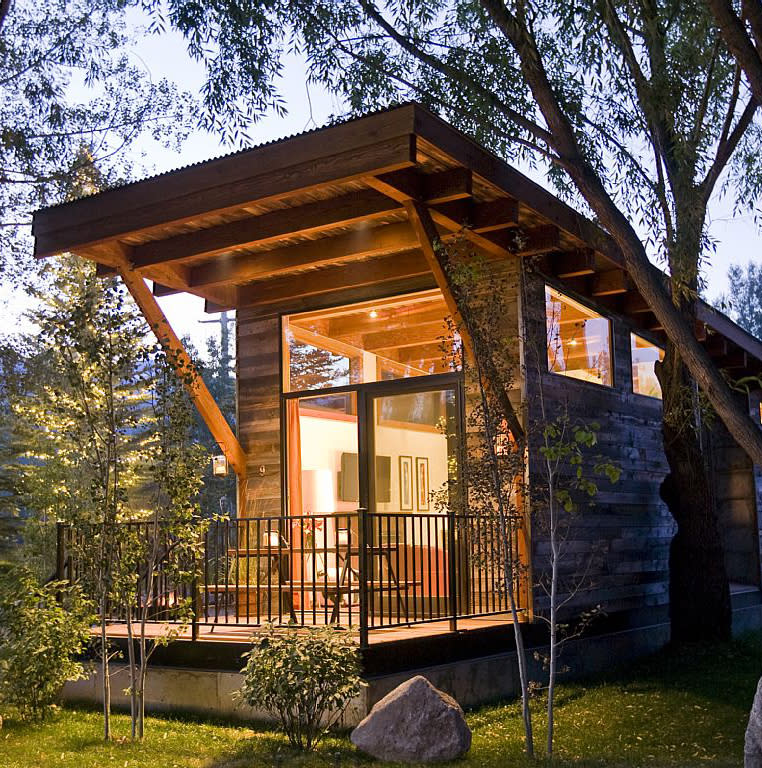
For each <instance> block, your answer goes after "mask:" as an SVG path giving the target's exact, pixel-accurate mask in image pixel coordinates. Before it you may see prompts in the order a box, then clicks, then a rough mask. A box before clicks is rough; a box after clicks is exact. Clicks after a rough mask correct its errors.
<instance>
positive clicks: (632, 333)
mask: <svg viewBox="0 0 762 768" xmlns="http://www.w3.org/2000/svg"><path fill="white" fill-rule="evenodd" d="M629 332H630V339H629V341H630V344H629V350H630V392H631V393H632V394H633V395H637V396H638V397H647V398H648V399H649V400H657V401H658V402H662V400H663V399H664V394H663V393H661V394H659V395H649V394H647V393H645V392H636V391H635V377H634V376H633V375H632V368H633V366H634V365H635V363H634V361H633V359H632V350H633V346H632V342H633V336H634V337H636V338H638V339H642V340H643V341H646V342H648V343H649V344H651V345H652V346H654V347H656V348H657V349H659V350H661V352H662V353H664V354H666V351H667V350H666V349H665V348H664V347H663V346H662V345H661V344H659V343H658V342H657V341H655V340H654V339H652V338H649V337H648V336H646V335H645V334H644V333H642V332H641V331H640V329H637V330H636V329H635V328H634V327H633V326H630V327H629ZM654 375H655V374H654ZM659 390H660V391H661V382H659Z"/></svg>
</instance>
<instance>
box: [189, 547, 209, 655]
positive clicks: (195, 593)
mask: <svg viewBox="0 0 762 768" xmlns="http://www.w3.org/2000/svg"><path fill="white" fill-rule="evenodd" d="M200 535H201V536H202V537H203V538H202V543H201V547H200V549H201V557H202V562H205V560H206V533H201V534H200ZM198 570H199V568H198V552H194V553H193V578H192V579H191V604H192V605H193V610H192V612H191V640H192V641H193V642H195V641H196V640H198V615H199V612H200V609H201V604H200V603H201V601H200V600H199V597H200V592H199V588H198Z"/></svg>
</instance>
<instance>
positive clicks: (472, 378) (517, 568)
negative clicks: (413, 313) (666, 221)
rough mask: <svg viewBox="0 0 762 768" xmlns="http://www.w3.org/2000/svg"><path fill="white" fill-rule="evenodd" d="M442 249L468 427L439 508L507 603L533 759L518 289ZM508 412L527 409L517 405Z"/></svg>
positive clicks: (457, 250)
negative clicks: (456, 471)
mask: <svg viewBox="0 0 762 768" xmlns="http://www.w3.org/2000/svg"><path fill="white" fill-rule="evenodd" d="M438 245H439V247H438V249H437V258H438V259H439V260H440V263H442V265H443V268H444V271H445V272H446V274H447V276H448V278H449V280H450V282H451V283H452V286H453V293H454V299H455V302H456V304H457V308H458V312H455V313H453V315H454V316H452V317H450V318H449V319H448V324H449V325H450V334H449V335H450V336H453V337H454V336H455V334H456V333H457V334H458V336H459V337H460V338H461V339H462V340H466V341H465V342H464V343H463V345H462V347H461V346H459V345H454V344H451V343H443V348H444V352H445V363H446V367H448V368H452V369H454V370H458V369H460V370H462V371H463V374H464V377H465V381H466V412H467V426H466V430H465V433H466V434H465V435H461V440H462V442H463V444H462V445H461V446H460V448H459V450H458V454H459V455H460V456H462V457H463V467H462V471H461V473H460V476H459V477H457V476H456V478H454V479H450V481H449V482H448V483H447V485H446V487H445V488H444V489H443V490H442V492H440V493H438V494H437V496H436V497H435V501H436V505H437V507H438V508H439V511H449V507H450V506H451V505H453V504H455V505H456V509H457V505H458V504H461V505H462V509H460V510H459V514H458V515H457V516H456V518H455V519H460V520H461V521H463V523H465V530H464V531H461V533H460V540H462V541H470V542H471V552H470V556H471V558H473V559H474V560H475V561H476V565H477V567H479V568H482V569H483V570H484V571H485V573H487V574H488V576H487V578H486V579H485V582H486V583H490V582H491V583H494V584H496V585H497V589H498V590H499V591H500V593H501V594H502V595H503V596H504V597H505V600H506V602H507V606H508V611H509V612H510V614H511V619H512V626H513V637H514V642H515V645H516V659H517V666H518V672H519V684H520V690H521V716H522V723H523V726H524V744H525V749H526V752H527V755H529V756H530V757H533V756H534V730H533V724H532V711H531V706H530V697H531V681H530V679H529V668H528V663H527V653H526V649H525V646H524V636H523V634H522V630H521V621H520V618H521V616H520V612H521V608H522V607H521V604H520V603H521V597H520V595H521V591H522V586H526V583H527V579H526V577H527V573H526V565H525V563H524V562H522V559H521V557H520V556H519V551H518V548H519V539H520V538H521V537H522V535H523V532H524V527H525V525H526V520H525V514H524V506H523V500H524V498H525V496H526V493H525V492H526V488H525V482H524V475H525V472H524V470H525V467H524V460H525V443H524V441H523V440H522V439H518V440H517V439H515V438H512V437H511V435H510V433H509V430H508V423H509V422H508V420H507V419H508V417H509V414H507V413H506V404H505V400H504V398H503V397H501V396H499V393H512V394H513V395H514V399H515V397H516V396H517V395H518V392H517V384H518V377H519V374H520V365H519V359H518V354H517V350H518V345H517V344H516V343H515V342H516V341H517V335H516V334H517V329H516V328H514V327H512V325H511V320H510V319H511V317H512V313H511V312H510V311H509V309H508V297H509V296H511V295H515V294H516V292H517V290H518V287H517V285H515V284H514V283H512V282H511V277H510V275H505V274H502V273H501V271H500V270H499V269H490V268H489V266H488V265H487V264H485V263H483V262H482V261H481V260H480V259H478V258H475V257H474V254H472V253H471V251H470V249H469V248H468V246H467V243H466V242H461V241H459V242H456V243H454V244H453V245H451V246H450V247H448V248H444V247H442V246H441V243H440V244H438ZM450 350H452V351H450ZM508 407H509V408H513V409H514V411H516V412H518V413H521V412H523V406H522V404H520V403H519V404H516V403H512V404H511V405H509V406H508ZM512 415H513V414H512ZM451 519H452V518H451ZM470 519H476V520H478V521H479V524H478V526H477V529H476V532H474V531H471V530H470V526H469V525H468V523H467V522H465V521H468V520H470ZM463 523H461V524H463ZM474 535H475V536H476V538H477V540H476V541H475V542H474V541H473V537H474ZM480 537H485V538H486V541H481V540H479V538H480ZM495 544H496V546H495ZM480 553H484V554H480Z"/></svg>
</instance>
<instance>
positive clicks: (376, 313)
mask: <svg viewBox="0 0 762 768" xmlns="http://www.w3.org/2000/svg"><path fill="white" fill-rule="evenodd" d="M368 315H370V317H372V318H374V319H375V318H376V317H378V312H376V310H375V309H371V311H370V312H368Z"/></svg>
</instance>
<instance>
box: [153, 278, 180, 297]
mask: <svg viewBox="0 0 762 768" xmlns="http://www.w3.org/2000/svg"><path fill="white" fill-rule="evenodd" d="M177 293H181V291H180V290H179V289H178V288H171V287H170V286H168V285H162V284H161V283H157V282H154V284H153V295H154V296H156V297H158V298H161V297H162V296H174V295H175V294H177Z"/></svg>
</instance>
